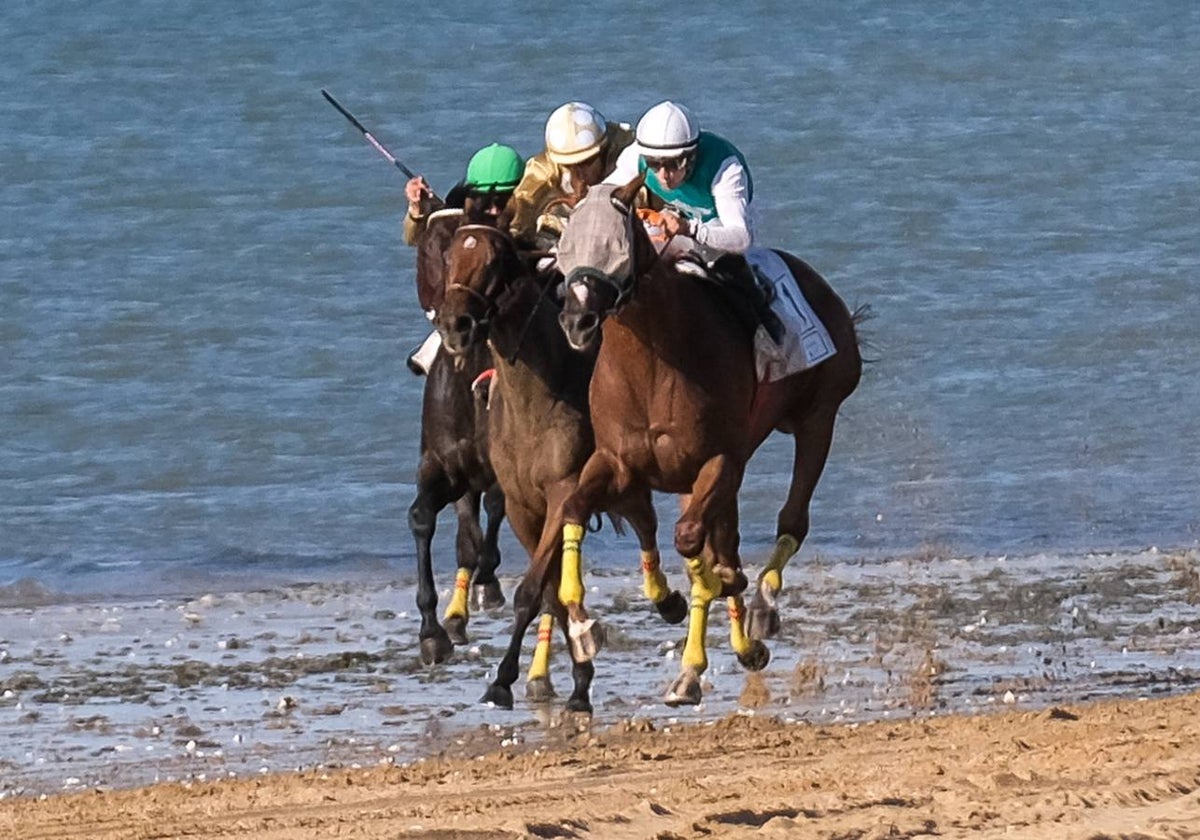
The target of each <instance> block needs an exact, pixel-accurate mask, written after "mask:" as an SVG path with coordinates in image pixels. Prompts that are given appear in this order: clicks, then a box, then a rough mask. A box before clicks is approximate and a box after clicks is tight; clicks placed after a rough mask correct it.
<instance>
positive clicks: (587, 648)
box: [567, 618, 604, 662]
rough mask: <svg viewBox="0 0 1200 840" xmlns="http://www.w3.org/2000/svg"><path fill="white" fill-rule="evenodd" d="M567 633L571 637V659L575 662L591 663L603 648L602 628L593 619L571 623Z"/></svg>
mask: <svg viewBox="0 0 1200 840" xmlns="http://www.w3.org/2000/svg"><path fill="white" fill-rule="evenodd" d="M567 632H568V635H569V636H570V637H571V658H572V659H574V660H575V661H576V662H591V661H592V660H593V659H595V658H596V654H597V653H599V652H600V649H601V648H602V647H604V628H603V627H602V626H601V625H600V624H599V623H598V622H597V621H596V619H594V618H589V619H587V620H586V621H571V622H570V623H569V624H568V626H567Z"/></svg>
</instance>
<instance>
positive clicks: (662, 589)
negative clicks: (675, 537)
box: [613, 490, 688, 624]
mask: <svg viewBox="0 0 1200 840" xmlns="http://www.w3.org/2000/svg"><path fill="white" fill-rule="evenodd" d="M613 512H614V513H618V514H619V515H621V516H623V517H624V518H625V519H627V520H628V521H629V524H630V525H632V526H633V530H634V532H635V533H636V534H637V536H638V546H639V548H640V549H641V555H642V558H641V559H642V591H643V592H644V593H645V595H646V597H647V598H648V599H650V602H651V603H653V604H654V607H655V609H657V610H658V614H659V615H661V616H662V617H663V620H664V621H666V622H668V623H669V624H679V623H680V622H681V621H683V620H684V619H685V618H687V613H688V603H687V599H685V598H684V597H683V595H681V594H680V593H679V591H678V590H676V589H672V588H671V585H670V583H669V582H668V581H667V576H666V575H665V574H664V573H663V570H662V558H660V557H659V554H658V514H657V513H656V512H655V510H654V501H653V499H651V497H650V492H649V491H648V490H647V491H646V492H644V493H639V494H638V495H637V496H635V497H632V498H627V499H624V500H622V501H621V503H620V504H619V505H616V506H614V508H613Z"/></svg>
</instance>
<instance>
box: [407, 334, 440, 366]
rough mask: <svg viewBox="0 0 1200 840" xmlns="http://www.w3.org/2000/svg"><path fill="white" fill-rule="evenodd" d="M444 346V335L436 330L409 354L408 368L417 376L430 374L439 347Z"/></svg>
mask: <svg viewBox="0 0 1200 840" xmlns="http://www.w3.org/2000/svg"><path fill="white" fill-rule="evenodd" d="M441 346H442V336H441V335H440V334H439V333H438V331H437V330H434V331H433V332H431V333H430V334H429V335H427V336H426V337H425V340H424V341H422V342H421V344H420V346H418V347H417V348H416V349H415V350H413V351H412V352H411V353H409V354H408V369H409V370H411V371H412V372H413V373H415V374H416V375H417V376H428V375H429V368H430V367H432V366H433V360H434V359H436V358H437V352H438V348H439V347H441Z"/></svg>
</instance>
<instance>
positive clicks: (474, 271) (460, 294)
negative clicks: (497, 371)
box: [434, 224, 524, 356]
mask: <svg viewBox="0 0 1200 840" xmlns="http://www.w3.org/2000/svg"><path fill="white" fill-rule="evenodd" d="M523 267H524V266H523V264H522V262H521V260H520V258H519V256H518V255H517V248H516V243H515V242H514V241H513V239H512V237H511V236H509V235H508V233H507V232H505V231H504V230H498V229H497V228H494V227H491V226H490V225H475V224H468V225H463V226H462V227H460V228H459V229H458V230H456V231H455V232H454V236H453V237H452V238H451V240H450V244H449V247H448V248H447V251H446V274H445V293H444V296H443V299H442V305H441V307H439V309H438V312H437V317H436V318H435V319H434V324H435V325H436V326H437V330H438V332H439V333H441V334H442V342H443V344H444V346H445V348H446V350H447V351H448V352H449V353H450V354H451V355H454V356H458V355H461V354H462V353H463V352H465V351H466V350H467V348H469V347H471V346H472V345H473V344H475V343H476V342H479V341H483V340H485V339H486V338H487V335H488V326H489V324H490V323H491V320H492V318H493V317H494V316H495V315H496V313H497V311H498V310H499V308H500V306H501V298H502V297H503V295H504V293H505V291H507V290H508V289H509V288H510V286H511V284H512V281H513V280H514V278H516V277H518V276H520V274H521V271H522V269H523Z"/></svg>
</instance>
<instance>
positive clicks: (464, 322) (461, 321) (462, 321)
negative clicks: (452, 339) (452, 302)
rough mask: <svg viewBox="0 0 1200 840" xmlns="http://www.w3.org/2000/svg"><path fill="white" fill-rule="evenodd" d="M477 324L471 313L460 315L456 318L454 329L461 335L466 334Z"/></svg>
mask: <svg viewBox="0 0 1200 840" xmlns="http://www.w3.org/2000/svg"><path fill="white" fill-rule="evenodd" d="M474 326H475V319H474V318H472V317H471V316H470V315H459V316H458V317H457V318H455V319H454V331H455V332H456V333H458V334H460V335H466V334H467V333H469V332H470V331H471V328H472V327H474Z"/></svg>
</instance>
